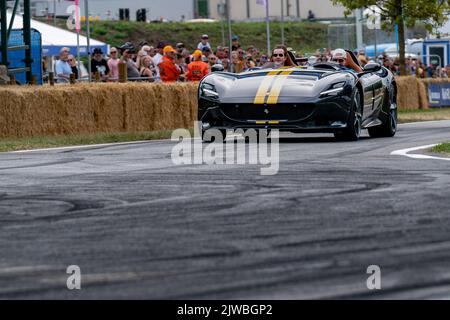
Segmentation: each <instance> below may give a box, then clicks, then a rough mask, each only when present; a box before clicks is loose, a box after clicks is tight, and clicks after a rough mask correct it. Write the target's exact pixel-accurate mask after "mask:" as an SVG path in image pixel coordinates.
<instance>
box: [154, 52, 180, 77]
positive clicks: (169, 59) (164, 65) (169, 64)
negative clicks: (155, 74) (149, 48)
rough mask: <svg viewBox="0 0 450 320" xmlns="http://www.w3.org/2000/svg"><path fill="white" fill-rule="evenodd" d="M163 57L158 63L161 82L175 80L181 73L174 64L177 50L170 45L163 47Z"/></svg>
mask: <svg viewBox="0 0 450 320" xmlns="http://www.w3.org/2000/svg"><path fill="white" fill-rule="evenodd" d="M163 52H164V57H163V59H162V61H161V62H160V63H159V65H158V67H159V75H160V77H161V80H162V81H163V82H175V81H177V80H178V78H179V77H180V74H181V70H180V68H179V67H177V65H176V64H175V59H176V57H177V52H176V51H175V49H174V48H173V47H172V46H165V47H164V51H163Z"/></svg>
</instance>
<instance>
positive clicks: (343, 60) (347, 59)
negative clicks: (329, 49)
mask: <svg viewBox="0 0 450 320" xmlns="http://www.w3.org/2000/svg"><path fill="white" fill-rule="evenodd" d="M331 60H332V61H333V62H336V63H338V64H340V65H341V66H342V67H344V68H346V69H350V70H353V71H356V72H361V71H362V70H361V67H359V66H358V65H357V64H356V63H355V62H354V61H353V60H352V57H351V56H350V54H349V53H347V51H345V50H344V49H336V50H334V51H333V56H332V58H331Z"/></svg>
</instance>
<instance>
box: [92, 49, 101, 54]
mask: <svg viewBox="0 0 450 320" xmlns="http://www.w3.org/2000/svg"><path fill="white" fill-rule="evenodd" d="M94 54H103V51H102V49H101V48H95V49H94Z"/></svg>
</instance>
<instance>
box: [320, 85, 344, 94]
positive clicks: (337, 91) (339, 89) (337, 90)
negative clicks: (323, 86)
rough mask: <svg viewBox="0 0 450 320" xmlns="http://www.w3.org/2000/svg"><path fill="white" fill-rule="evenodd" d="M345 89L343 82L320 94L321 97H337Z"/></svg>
mask: <svg viewBox="0 0 450 320" xmlns="http://www.w3.org/2000/svg"><path fill="white" fill-rule="evenodd" d="M344 88H345V82H338V83H335V84H333V85H332V86H331V87H330V88H329V89H327V90H325V91H322V92H321V93H320V96H321V97H325V96H337V95H339V94H340V93H341V92H342V91H344Z"/></svg>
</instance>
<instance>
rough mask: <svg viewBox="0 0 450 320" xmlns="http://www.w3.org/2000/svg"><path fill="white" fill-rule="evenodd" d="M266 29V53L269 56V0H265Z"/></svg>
mask: <svg viewBox="0 0 450 320" xmlns="http://www.w3.org/2000/svg"><path fill="white" fill-rule="evenodd" d="M266 29H267V55H268V56H270V54H271V50H270V18H269V0H266Z"/></svg>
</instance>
